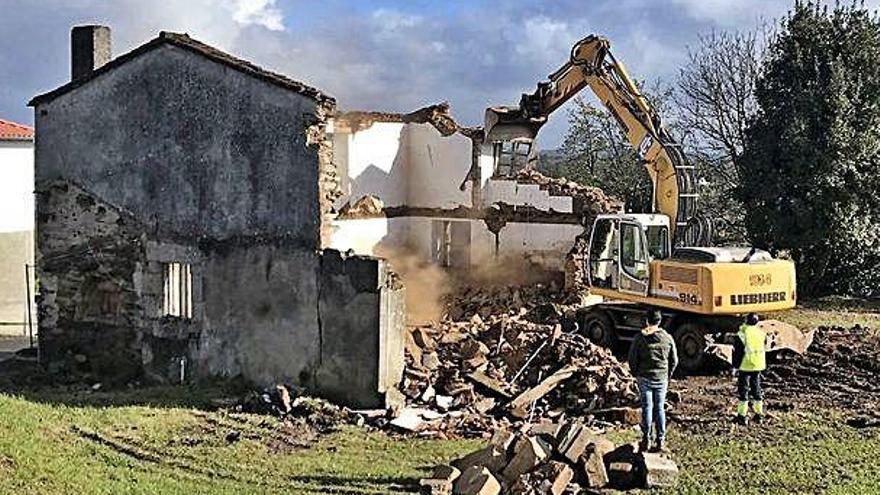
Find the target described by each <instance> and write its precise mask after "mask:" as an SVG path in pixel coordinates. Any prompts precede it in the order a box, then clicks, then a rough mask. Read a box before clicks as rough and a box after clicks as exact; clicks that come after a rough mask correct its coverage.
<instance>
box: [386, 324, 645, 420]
mask: <svg viewBox="0 0 880 495" xmlns="http://www.w3.org/2000/svg"><path fill="white" fill-rule="evenodd" d="M405 347H406V368H405V370H404V379H403V381H402V383H401V392H402V393H403V395H404V396H405V397H406V399H407V404H408V407H407V408H405V409H404V410H403V411H401V412H400V414H399V415H398V416H397V417H396V418H395V419H394V420H393V421H392V422H391V424H392V425H393V426H397V427H399V428H400V429H403V430H407V431H411V432H418V433H421V434H425V435H431V434H433V436H441V437H442V436H470V437H485V436H487V435H488V434H491V433H492V432H493V431H496V430H498V429H503V428H511V427H513V426H516V425H521V424H527V423H530V422H537V421H539V420H540V419H542V418H547V419H552V420H554V421H561V420H563V419H564V418H566V417H579V418H582V420H583V421H587V422H591V423H594V424H600V423H602V422H624V423H628V424H637V423H638V411H637V409H634V408H633V406H635V405H636V404H637V401H636V388H635V382H634V380H633V378H632V376H631V375H630V373H629V371H628V369H627V368H626V367H625V366H624V365H622V364H621V363H620V362H619V361H618V360H617V359H616V358H615V357H614V355H613V354H612V353H611V351H609V350H608V349H605V348H602V347H599V346H597V345H595V344H593V343H591V342H590V341H589V340H587V339H586V338H584V337H583V336H582V335H579V334H575V333H566V332H563V331H562V329H561V326H560V325H559V324H555V325H550V324H541V323H534V322H532V321H529V320H527V319H525V318H524V315H523V314H515V315H508V314H502V315H492V316H490V317H488V318H487V319H485V320H484V319H483V318H481V317H480V316H479V315H474V316H473V317H471V319H470V320H469V321H466V322H450V321H444V322H441V323H439V324H435V325H432V326H428V327H417V328H413V329H411V330H410V332H408V334H407V336H406V340H405Z"/></svg>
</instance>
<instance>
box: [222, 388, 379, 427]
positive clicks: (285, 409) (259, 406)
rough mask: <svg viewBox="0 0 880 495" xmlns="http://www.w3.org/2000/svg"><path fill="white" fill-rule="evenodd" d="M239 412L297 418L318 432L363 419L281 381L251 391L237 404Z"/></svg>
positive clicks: (288, 418)
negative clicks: (260, 389)
mask: <svg viewBox="0 0 880 495" xmlns="http://www.w3.org/2000/svg"><path fill="white" fill-rule="evenodd" d="M234 409H235V411H237V412H248V413H256V414H268V415H272V416H275V417H277V418H280V419H284V420H298V421H301V422H303V423H305V424H307V425H309V426H310V427H312V428H314V429H315V430H316V431H317V432H319V433H327V432H331V431H334V430H335V429H336V428H337V427H338V426H339V425H342V424H346V423H352V424H362V423H363V421H364V419H363V418H362V417H360V416H359V415H357V414H354V413H352V412H351V411H349V410H347V409H345V408H341V407H339V406H337V405H335V404H333V403H331V402H328V401H326V400H324V399H318V398H315V397H309V396H307V395H298V394H297V391H296V388H295V387H291V386H287V385H283V384H278V385H274V386H272V387H267V388H265V389H263V390H262V391H260V392H256V391H254V392H250V393H248V394H247V395H246V396H245V397H244V398H243V399H242V400H241V401H240V402H239V403H238V404H236V405H235V406H234Z"/></svg>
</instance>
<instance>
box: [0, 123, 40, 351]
mask: <svg viewBox="0 0 880 495" xmlns="http://www.w3.org/2000/svg"><path fill="white" fill-rule="evenodd" d="M33 263H34V130H33V128H31V127H29V126H26V125H22V124H17V123H15V122H10V121H8V120H3V119H0V335H26V334H27V330H28V329H27V321H28V304H27V300H28V296H27V293H28V287H27V284H26V283H25V280H26V279H25V265H30V266H33ZM30 273H31V277H30V285H31V286H30V290H31V294H33V289H34V287H33V283H34V280H33V272H32V271H30ZM31 311H33V308H31ZM31 316H32V317H33V318H35V317H36V316H35V315H34V314H33V313H32V314H31ZM34 328H36V321H34Z"/></svg>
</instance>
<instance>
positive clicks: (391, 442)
mask: <svg viewBox="0 0 880 495" xmlns="http://www.w3.org/2000/svg"><path fill="white" fill-rule="evenodd" d="M163 390H165V391H166V392H168V394H169V396H171V397H175V396H176V395H177V394H178V393H179V392H180V389H176V390H175V389H150V390H149V391H148V394H151V395H154V396H158V395H159V394H161V393H162V391H163ZM59 395H60V392H59ZM279 428H280V426H279V423H278V422H277V421H276V420H274V419H272V418H268V417H263V416H257V415H248V414H227V413H222V412H204V411H201V410H197V409H187V408H178V407H161V406H131V407H118V406H109V407H94V406H86V405H77V406H68V405H63V404H60V403H57V402H35V401H32V400H26V399H24V398H21V397H14V396H9V395H0V493H18V494H30V493H33V494H54V493H58V494H62V493H84V494H104V493H108V494H110V493H113V494H115V493H163V494H166V493H221V494H222V493H302V494H318V493H343V494H391V493H403V492H413V491H415V490H416V489H417V483H418V479H419V478H420V477H422V476H423V475H424V473H425V472H426V471H427V470H428V469H429V468H430V467H432V466H434V465H436V464H438V463H442V462H446V461H448V460H450V459H452V458H454V457H457V456H459V455H461V454H464V453H467V452H470V451H472V450H474V449H476V448H477V447H478V446H479V445H480V444H481V442H479V441H474V440H470V441H464V440H428V439H414V438H407V439H402V438H397V437H392V436H389V435H387V434H385V433H382V432H376V431H367V430H365V429H361V428H356V427H344V428H342V429H341V430H340V431H338V432H336V433H332V434H329V435H326V436H322V437H318V438H317V439H316V440H315V443H313V444H312V445H311V446H309V447H304V448H301V449H292V450H285V449H282V450H281V451H278V450H277V449H274V448H273V442H272V440H273V439H275V438H284V435H282V434H280V433H279ZM758 428H760V429H755V427H753V428H752V429H751V430H744V429H736V428H733V427H728V426H727V425H726V424H725V423H722V422H718V423H714V424H712V425H709V426H708V427H706V428H704V429H694V428H690V429H687V430H685V429H682V428H680V427H678V426H676V425H672V426H671V428H670V446H671V447H672V449H673V451H674V452H675V453H676V454H675V457H676V459H677V461H678V462H679V466H680V467H681V471H682V477H681V481H680V483H679V485H678V486H677V487H676V488H675V489H673V490H668V491H664V492H660V493H670V494H679V493H682V494H683V493H719V494H730V493H737V494H750V493H755V494H758V493H819V492H821V493H841V494H843V493H853V494H857V493H880V471H878V470H877V469H876V466H877V459H880V431H878V430H877V429H866V430H856V429H853V428H850V427H848V426H845V425H844V423H843V418H842V417H840V416H839V415H838V414H836V413H833V412H824V411H812V412H809V413H803V412H800V413H784V414H780V415H779V416H778V417H777V418H776V420H775V421H774V422H773V423H771V424H768V425H762V426H760V427H758ZM233 430H234V431H238V432H240V433H241V439H240V440H238V441H236V442H232V443H230V442H228V441H227V440H226V436H227V434H228V433H229V432H230V431H233ZM611 437H612V438H613V440H615V441H617V442H624V441H632V440H635V437H636V432H635V431H633V430H623V431H617V432H613V433H612V434H611ZM293 438H297V437H296V436H294V437H293Z"/></svg>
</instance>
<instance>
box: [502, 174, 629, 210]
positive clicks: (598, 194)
mask: <svg viewBox="0 0 880 495" xmlns="http://www.w3.org/2000/svg"><path fill="white" fill-rule="evenodd" d="M515 179H516V181H517V182H518V183H521V184H537V185H538V186H540V187H541V189H545V190H547V191H548V192H549V193H550V195H552V196H571V198H572V200H573V211H574V212H575V213H580V214H584V215H587V216H589V217H593V216H596V215H599V214H602V213H622V212H623V201H621V200H619V199H617V198H614V197H611V196H608V195H606V194H605V192H604V191H603V190H602V189H599V188H598V187H591V186H584V185H582V184H578V183H577V182H574V181H571V180H568V179H565V178H553V177H547V176H546V175H544V174H542V173H541V172H538V171H537V170H535V169H533V168H525V169H523V170H520V171H519V173H517V175H516V177H515Z"/></svg>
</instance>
